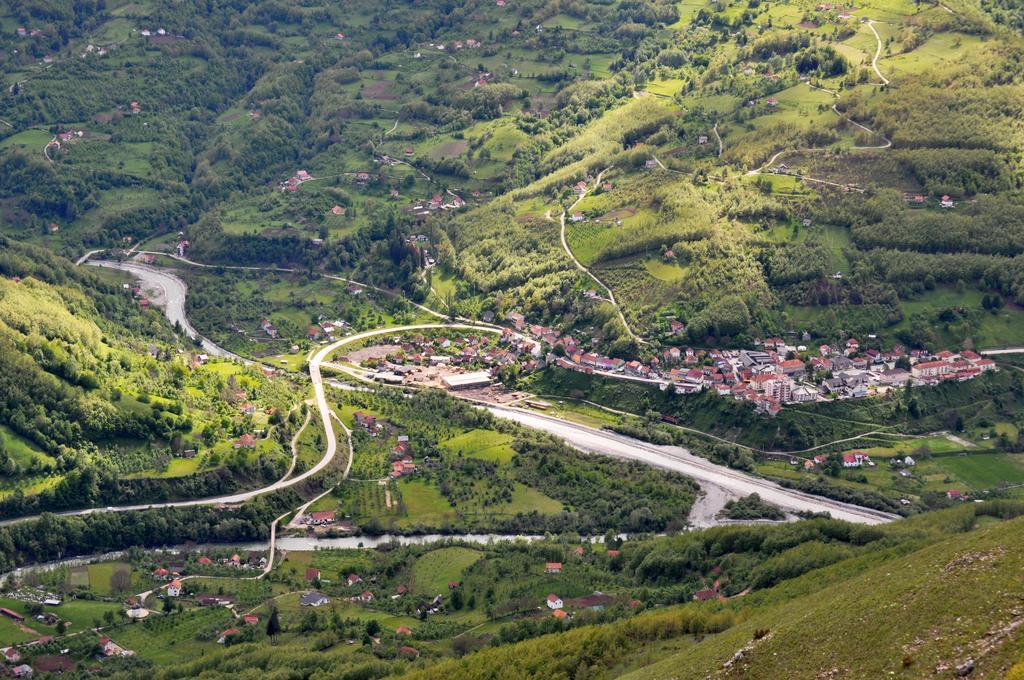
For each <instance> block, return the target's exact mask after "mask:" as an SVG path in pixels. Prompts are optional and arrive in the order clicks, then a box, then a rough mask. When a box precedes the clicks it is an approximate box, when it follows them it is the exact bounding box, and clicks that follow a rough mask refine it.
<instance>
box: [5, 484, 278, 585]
mask: <svg viewBox="0 0 1024 680" xmlns="http://www.w3.org/2000/svg"><path fill="white" fill-rule="evenodd" d="M296 502H297V500H296V497H295V496H294V495H293V494H292V493H290V492H281V493H278V494H274V495H271V496H267V497H265V498H264V499H263V500H260V501H257V502H253V503H247V504H245V505H243V506H240V507H237V508H230V509H225V510H217V509H214V508H210V507H204V506H195V507H185V508H158V509H152V510H142V511H138V512H130V513H129V512H100V513H94V514H89V515H80V516H60V515H54V514H50V513H46V514H44V515H43V516H42V517H41V518H39V519H38V520H34V521H29V522H20V523H16V524H10V525H7V526H4V527H0V546H2V547H3V549H2V550H0V569H3V570H4V571H7V570H10V569H12V568H14V567H17V566H21V565H25V564H29V563H32V562H46V561H51V560H56V559H63V558H67V557H73V556H75V555H88V554H93V553H104V552H109V551H112V550H126V549H128V548H130V547H132V546H146V547H159V546H166V545H174V544H176V543H184V542H187V541H195V542H200V543H201V542H205V541H211V542H218V541H219V542H229V541H236V542H237V541H252V540H257V539H260V538H264V537H266V536H267V534H268V527H269V525H270V522H271V521H272V520H273V519H274V518H275V517H277V515H279V514H280V512H281V510H282V509H284V508H289V507H292V506H293V505H294V504H295V503H296Z"/></svg>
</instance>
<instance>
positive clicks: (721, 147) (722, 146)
mask: <svg viewBox="0 0 1024 680" xmlns="http://www.w3.org/2000/svg"><path fill="white" fill-rule="evenodd" d="M711 131H712V132H714V133H715V139H717V140H718V157H719V158H721V157H722V152H723V151H725V144H724V143H723V142H722V136H721V135H720V134H718V121H717V120H716V121H715V125H714V127H712V128H711Z"/></svg>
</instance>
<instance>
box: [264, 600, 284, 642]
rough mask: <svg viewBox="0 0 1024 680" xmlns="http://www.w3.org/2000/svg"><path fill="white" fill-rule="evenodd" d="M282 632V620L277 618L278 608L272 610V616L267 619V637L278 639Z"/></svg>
mask: <svg viewBox="0 0 1024 680" xmlns="http://www.w3.org/2000/svg"><path fill="white" fill-rule="evenodd" d="M280 634H281V622H280V621H279V620H278V618H277V608H274V609H271V610H270V618H268V619H267V637H270V638H271V639H275V640H276V639H277V636H278V635H280Z"/></svg>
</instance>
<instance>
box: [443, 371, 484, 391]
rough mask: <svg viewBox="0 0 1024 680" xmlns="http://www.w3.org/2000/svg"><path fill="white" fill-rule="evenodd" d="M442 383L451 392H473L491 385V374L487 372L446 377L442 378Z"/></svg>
mask: <svg viewBox="0 0 1024 680" xmlns="http://www.w3.org/2000/svg"><path fill="white" fill-rule="evenodd" d="M441 383H442V384H443V385H444V386H445V387H446V388H447V389H449V390H471V389H475V388H477V387H487V386H488V385H490V384H491V374H490V373H488V372H487V371H474V372H473V373H460V374H458V375H446V376H445V377H443V378H441Z"/></svg>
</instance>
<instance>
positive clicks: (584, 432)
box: [0, 263, 898, 526]
mask: <svg viewBox="0 0 1024 680" xmlns="http://www.w3.org/2000/svg"><path fill="white" fill-rule="evenodd" d="M113 264H118V265H125V266H127V267H143V265H127V264H126V263H113ZM100 266H104V265H103V264H100ZM117 268H119V269H120V268H122V267H120V266H119V267H117ZM143 270H144V271H147V272H156V273H157V274H164V273H163V272H159V271H158V270H155V269H152V268H148V267H144V269H143ZM129 271H131V269H129ZM164 275H165V276H168V278H169V279H171V280H172V281H177V282H178V283H180V279H177V278H176V277H173V276H171V275H166V274H164ZM171 290H175V288H174V287H173V284H172V288H171ZM181 295H182V305H181V307H182V313H184V312H183V309H184V305H183V297H184V291H182V292H181ZM183 326H184V324H183ZM430 328H464V329H473V330H477V331H485V332H496V329H495V328H493V327H486V326H476V325H472V324H463V323H456V324H415V325H410V326H398V327H393V328H382V329H377V330H371V331H365V332H363V333H357V334H355V335H351V336H348V337H346V338H342V339H340V340H338V341H336V342H333V343H331V344H329V345H325V346H323V347H322V348H320V349H319V350H318V351H317V352H316V353H315V354H313V355H312V356H311V357H310V359H309V374H310V380H311V382H312V385H313V393H314V401H315V403H316V407H317V411H318V412H319V415H320V419H321V423H322V424H323V428H324V433H325V435H326V444H327V448H326V451H325V452H324V456H323V457H322V458H321V459H320V461H319V462H317V463H316V465H314V466H313V467H311V468H310V469H309V470H307V471H305V472H304V473H302V474H301V475H299V476H297V477H292V478H291V479H282V480H279V481H277V482H275V483H273V484H270V485H268V486H266V487H263V488H261V489H254V490H251V491H244V492H241V493H236V494H230V495H226V496H217V497H213V498H202V499H193V500H184V501H174V502H166V503H149V504H138V505H128V506H118V507H108V508H87V509H84V510H74V511H68V512H63V513H57V514H61V515H89V514H92V513H95V512H105V511H113V512H126V511H132V510H145V509H149V508H170V507H186V506H196V505H215V504H221V503H224V504H234V503H242V502H244V501H247V500H251V499H253V498H256V497H257V496H261V495H263V494H266V493H270V492H273V491H278V490H280V489H285V488H287V487H290V486H293V485H295V484H298V483H300V482H302V481H304V480H306V479H309V478H310V477H312V476H313V475H316V474H317V473H319V472H320V471H321V470H323V469H324V468H326V467H327V466H328V465H330V464H331V461H333V460H334V457H335V455H336V454H337V448H338V445H337V439H336V437H335V431H334V427H333V423H332V418H333V419H334V420H336V421H337V422H338V425H339V426H340V427H341V428H342V430H343V431H344V433H345V436H346V439H347V444H348V450H349V460H348V464H347V466H346V469H345V471H344V475H343V476H344V477H348V474H349V472H350V471H351V468H352V459H353V456H354V452H353V448H352V435H351V431H350V430H349V429H348V428H347V427H345V425H344V424H343V423H342V422H341V420H340V419H339V418H338V416H337V415H336V414H335V413H334V412H333V411H332V410H331V408H330V406H329V405H328V403H327V398H326V396H325V392H324V380H323V377H322V375H321V372H320V367H321V365H322V364H323V363H324V362H325V361H326V360H327V357H329V356H330V355H331V354H333V353H334V352H335V351H336V350H337V349H338V348H340V347H342V346H344V345H346V344H349V343H352V342H357V341H360V340H363V339H366V338H370V337H374V336H377V335H383V334H388V333H396V332H403V331H411V330H425V329H430ZM354 377H356V378H359V379H363V380H365V378H363V377H362V376H360V375H354ZM485 408H487V410H489V411H491V413H493V414H494V415H496V416H498V417H500V418H504V419H507V420H512V421H515V422H517V423H520V424H521V425H524V426H526V427H531V428H534V429H537V430H541V431H543V432H547V433H549V434H552V435H555V436H557V437H560V438H562V439H564V440H565V441H566V442H567V443H569V444H571V445H572V446H575V447H576V448H579V449H581V450H584V451H589V452H592V453H597V454H601V455H606V456H611V457H614V458H622V459H628V460H638V461H641V462H644V463H647V464H649V465H654V466H657V467H661V468H665V469H668V470H674V471H676V472H680V473H682V474H684V475H687V476H689V477H692V478H693V479H695V480H697V481H698V482H702V483H705V484H711V485H713V486H715V487H718V489H716V493H718V490H723V492H724V493H729V494H736V495H743V496H745V495H749V494H751V493H758V494H760V495H761V497H762V498H763V499H764V500H765V501H767V502H769V503H774V504H776V505H778V506H779V507H781V508H783V509H785V510H788V511H790V512H799V511H811V512H829V513H831V514H832V516H833V517H836V518H838V519H844V520H847V521H850V522H857V523H861V524H880V523H883V522H887V521H891V520H894V519H898V517H897V516H896V515H890V514H888V513H883V512H879V511H877V510H871V509H868V508H862V507H859V506H855V505H850V504H846V503H840V502H838V501H833V500H830V499H827V498H822V497H819V496H813V495H811V494H805V493H801V492H799V491H793V490H791V489H784V488H782V487H780V486H779V485H777V484H775V483H773V482H769V481H767V480H764V479H761V478H758V477H754V476H752V475H748V474H745V473H743V472H739V471H737V470H732V469H729V468H726V467H723V466H721V465H716V464H714V463H711V462H710V461H708V460H705V459H703V458H700V457H699V456H695V455H693V454H691V453H690V452H689V451H687V450H686V449H683V448H680V447H677V446H657V445H654V444H649V443H647V442H642V441H639V440H636V439H632V438H630V437H626V436H624V435H620V434H616V433H613V432H608V431H605V430H599V429H596V428H592V427H587V426H584V425H579V424H576V423H571V422H568V421H565V420H561V419H558V418H553V417H551V416H547V415H541V414H537V413H533V412H529V411H523V410H521V409H517V408H513V407H506V406H494V405H488V406H485ZM33 519H38V516H36V517H21V518H17V519H13V520H7V521H4V522H0V526H2V525H9V524H15V523H18V522H25V521H29V520H33Z"/></svg>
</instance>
